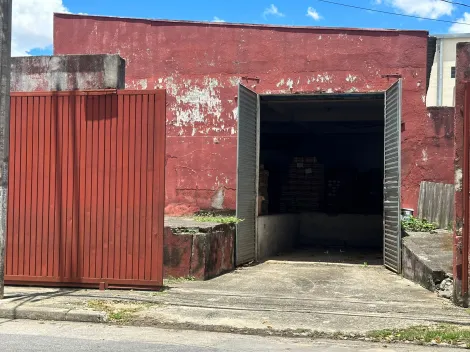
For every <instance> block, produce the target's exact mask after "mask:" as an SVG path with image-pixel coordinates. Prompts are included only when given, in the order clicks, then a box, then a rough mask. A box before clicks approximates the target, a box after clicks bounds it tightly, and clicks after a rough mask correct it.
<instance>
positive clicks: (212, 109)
mask: <svg viewBox="0 0 470 352" xmlns="http://www.w3.org/2000/svg"><path fill="white" fill-rule="evenodd" d="M164 82H165V86H166V89H167V90H168V92H169V93H170V95H172V96H174V97H175V98H176V103H175V104H172V106H170V109H171V110H172V111H173V112H174V113H175V115H176V122H175V126H188V125H193V127H194V123H196V122H205V120H206V117H207V116H208V115H212V116H215V118H216V120H219V119H220V117H221V114H222V111H223V108H222V101H221V99H220V95H219V88H222V87H223V85H221V84H220V83H219V81H218V80H217V79H216V78H208V77H206V78H204V80H203V81H202V82H198V80H196V81H195V82H194V83H193V84H191V83H192V82H191V81H184V80H182V81H181V82H180V83H176V82H178V80H176V79H175V78H174V77H167V78H166V79H165V80H164ZM195 134H196V130H195V129H194V128H193V132H192V135H193V136H194V135H195Z"/></svg>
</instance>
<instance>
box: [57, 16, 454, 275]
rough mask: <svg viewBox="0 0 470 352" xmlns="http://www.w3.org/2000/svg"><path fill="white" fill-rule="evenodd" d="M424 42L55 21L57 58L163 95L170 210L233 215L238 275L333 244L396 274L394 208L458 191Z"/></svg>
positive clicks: (386, 36)
mask: <svg viewBox="0 0 470 352" xmlns="http://www.w3.org/2000/svg"><path fill="white" fill-rule="evenodd" d="M428 42H429V39H428V33H427V32H425V31H398V30H365V29H342V28H312V27H280V26H261V25H241V24H227V23H194V22H182V21H161V20H144V19H125V18H108V17H94V16H82V15H69V14H56V15H55V18H54V53H55V54H56V55H63V54H105V53H110V54H111V53H112V54H115V53H117V54H119V55H120V56H121V57H122V58H124V59H125V61H126V88H129V89H157V88H158V89H165V90H166V92H167V109H166V121H167V146H166V153H167V155H166V190H165V191H166V209H167V213H168V214H170V215H171V214H172V213H173V212H174V211H175V209H177V208H178V207H181V206H183V207H186V208H188V209H191V210H198V209H208V208H216V209H237V212H238V216H239V217H240V218H243V219H244V221H243V222H242V223H241V224H240V225H239V227H238V232H237V245H236V260H237V263H238V264H241V263H244V262H247V261H250V260H252V259H256V258H258V259H261V258H263V257H266V256H269V255H271V254H274V253H276V252H278V251H279V250H281V249H284V250H285V249H286V248H287V247H290V246H294V245H296V244H297V245H304V246H309V245H317V244H320V243H321V244H324V245H330V244H338V243H341V244H344V245H347V246H351V247H361V248H364V247H367V248H382V247H384V248H385V254H384V261H385V264H386V265H387V266H388V267H389V268H391V269H393V270H396V271H399V270H400V260H399V252H400V233H399V232H400V231H399V213H400V208H413V209H416V207H417V201H418V194H419V185H420V182H421V181H425V180H426V181H434V182H444V183H453V182H454V171H453V170H454V169H453V139H452V138H453V135H452V132H449V128H450V127H449V126H446V125H445V123H443V120H442V119H440V118H439V116H438V115H439V114H438V113H436V112H435V111H432V112H428V110H427V109H426V103H425V97H426V90H427V82H428V75H429V71H430V70H429V61H430V60H429V59H428V57H431V62H432V57H433V50H432V48H431V49H430V48H428ZM449 123H450V124H452V122H451V121H450V122H449ZM237 170H238V183H237ZM384 180H385V182H384ZM237 185H238V187H237ZM384 189H385V192H384ZM237 192H238V195H237ZM400 200H401V204H400ZM258 214H260V215H266V216H260V217H258V216H257V215H258ZM384 214H385V221H384ZM384 224H385V225H384ZM286 233H288V234H287V235H286ZM293 233H295V234H296V236H292V234H293ZM289 234H290V235H289Z"/></svg>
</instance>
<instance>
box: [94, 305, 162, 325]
mask: <svg viewBox="0 0 470 352" xmlns="http://www.w3.org/2000/svg"><path fill="white" fill-rule="evenodd" d="M153 305H156V304H155V303H141V302H138V303H137V302H130V301H121V300H99V299H95V300H89V301H88V302H87V303H86V306H87V308H90V309H93V310H94V311H98V312H104V313H106V316H107V319H108V321H109V322H113V323H128V322H131V321H132V320H133V319H134V318H135V314H136V313H137V312H139V311H141V310H143V309H145V308H149V307H151V306H153Z"/></svg>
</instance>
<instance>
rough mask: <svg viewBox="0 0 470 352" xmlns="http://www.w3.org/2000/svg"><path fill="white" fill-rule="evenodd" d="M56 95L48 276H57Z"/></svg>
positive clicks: (55, 102)
mask: <svg viewBox="0 0 470 352" xmlns="http://www.w3.org/2000/svg"><path fill="white" fill-rule="evenodd" d="M58 104H59V102H58V97H55V96H53V97H52V99H51V106H50V109H51V113H50V131H51V143H50V151H51V159H50V170H51V171H50V174H51V180H50V186H49V188H50V191H49V197H50V200H49V201H50V207H49V248H52V250H51V251H50V252H49V253H48V276H49V277H58V276H59V273H58V267H59V266H58V265H59V264H58V258H57V256H58V255H59V248H58V243H59V242H58V241H57V239H56V234H57V230H58V226H57V222H58V218H56V216H55V215H56V207H57V168H58V165H57V162H58V157H57V156H58V149H57V136H58V126H57V115H58V111H57V109H58Z"/></svg>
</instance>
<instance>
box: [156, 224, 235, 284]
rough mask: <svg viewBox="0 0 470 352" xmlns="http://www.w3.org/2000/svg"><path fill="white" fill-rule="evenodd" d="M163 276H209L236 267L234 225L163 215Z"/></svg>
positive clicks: (207, 277) (200, 278)
mask: <svg viewBox="0 0 470 352" xmlns="http://www.w3.org/2000/svg"><path fill="white" fill-rule="evenodd" d="M165 226H166V227H165V231H164V235H163V250H164V257H163V266H164V277H165V278H185V277H186V278H187V277H194V278H195V279H198V280H208V279H211V278H214V277H216V276H219V275H221V274H224V273H226V272H229V271H232V270H233V269H235V262H234V248H235V226H233V225H228V224H217V223H198V222H194V221H192V220H191V219H184V218H167V219H165Z"/></svg>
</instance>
